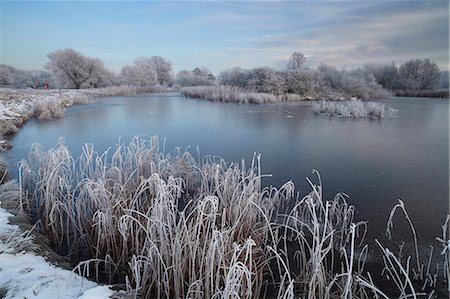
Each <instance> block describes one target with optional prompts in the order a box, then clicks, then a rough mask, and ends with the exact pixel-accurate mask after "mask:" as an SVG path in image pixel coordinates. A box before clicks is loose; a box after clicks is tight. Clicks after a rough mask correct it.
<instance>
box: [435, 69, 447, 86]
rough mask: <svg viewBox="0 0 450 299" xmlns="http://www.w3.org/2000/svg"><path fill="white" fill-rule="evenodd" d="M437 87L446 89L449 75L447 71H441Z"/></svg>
mask: <svg viewBox="0 0 450 299" xmlns="http://www.w3.org/2000/svg"><path fill="white" fill-rule="evenodd" d="M438 87H439V89H448V87H449V76H448V71H442V72H441V76H440V81H439V86H438Z"/></svg>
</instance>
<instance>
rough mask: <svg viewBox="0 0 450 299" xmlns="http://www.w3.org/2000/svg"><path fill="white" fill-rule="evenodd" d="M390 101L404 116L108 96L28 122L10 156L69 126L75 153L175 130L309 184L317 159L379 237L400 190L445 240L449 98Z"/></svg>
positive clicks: (400, 231) (425, 225) (207, 148)
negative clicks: (55, 117) (343, 115)
mask: <svg viewBox="0 0 450 299" xmlns="http://www.w3.org/2000/svg"><path fill="white" fill-rule="evenodd" d="M384 102H385V103H386V104H388V105H391V106H392V107H394V108H396V109H398V111H399V113H398V114H399V116H398V117H397V118H393V119H383V120H371V119H344V118H331V117H327V116H318V115H314V114H313V112H312V107H311V106H312V104H311V103H282V104H266V105H253V104H234V103H218V102H209V101H204V100H194V99H189V98H183V97H181V96H180V95H179V94H178V93H165V94H153V95H141V96H132V97H104V98H98V99H97V100H96V102H95V104H93V105H86V106H77V107H72V108H70V109H68V111H67V113H66V117H65V118H63V119H58V120H52V121H38V120H31V121H29V122H27V123H26V124H25V125H24V126H23V128H21V129H20V131H19V132H18V133H17V134H16V135H14V136H13V137H12V138H11V142H12V143H13V145H14V147H13V149H12V150H11V151H9V152H7V154H6V158H7V160H8V162H9V163H10V165H12V166H15V165H16V164H17V162H18V161H19V160H21V159H23V158H26V157H27V153H28V151H29V149H30V146H31V144H32V143H34V142H37V143H41V144H43V146H44V147H45V148H49V147H52V146H54V145H55V144H56V143H57V140H58V137H60V136H64V137H65V140H66V143H67V144H68V145H69V147H70V149H71V151H72V153H73V154H75V155H79V154H80V152H81V146H82V145H83V144H84V143H93V144H95V147H96V149H97V150H99V151H103V150H105V149H107V148H108V147H109V146H113V145H114V144H115V143H116V142H117V141H118V138H119V137H121V138H122V140H124V141H128V140H130V139H131V138H132V137H133V136H136V135H137V136H141V137H144V138H149V136H152V135H158V136H159V137H160V138H161V139H163V138H166V148H167V149H172V148H174V147H175V146H179V147H181V148H186V147H188V146H191V148H193V150H194V152H195V151H196V147H197V146H199V147H200V152H201V155H219V156H222V157H223V158H225V159H226V160H227V161H240V160H241V158H245V159H246V160H247V161H249V160H250V159H251V157H252V156H253V154H254V153H255V152H256V153H258V154H261V156H262V168H263V172H264V173H267V174H272V175H273V177H272V178H270V179H267V180H266V183H267V184H274V185H277V186H280V185H281V184H282V183H284V182H286V181H288V180H292V181H293V182H294V183H295V184H296V186H297V188H298V189H299V190H300V192H301V193H302V194H306V193H307V192H309V191H310V188H309V187H308V183H307V182H306V180H305V177H310V178H311V179H313V181H317V179H316V178H315V177H314V176H313V175H312V173H311V171H312V169H317V170H318V171H319V172H320V174H321V177H322V182H323V187H324V194H325V196H326V198H331V197H332V196H334V194H335V193H337V192H345V193H346V194H348V195H349V196H350V199H349V201H350V203H351V204H353V205H354V206H355V208H356V218H357V219H363V220H367V221H368V225H369V230H370V231H371V235H370V237H371V238H375V237H376V238H379V239H380V240H382V241H383V242H387V241H386V240H385V239H386V238H385V236H384V230H385V226H386V220H387V218H388V216H389V211H390V210H391V208H392V207H393V206H394V205H395V204H396V202H397V199H398V198H401V199H402V200H403V201H404V202H405V204H406V206H407V208H408V211H409V213H410V216H411V218H412V219H413V221H414V223H415V225H416V229H417V230H418V234H419V238H420V240H421V241H422V243H423V244H434V245H436V243H435V241H434V238H435V236H437V235H440V234H441V228H440V225H441V224H443V222H444V220H445V215H446V214H447V213H448V209H449V201H448V200H449V102H448V100H442V99H426V98H392V99H388V100H385V101H384ZM12 172H13V173H14V172H15V170H14V167H13V169H12ZM398 219H399V220H398V223H401V220H402V219H400V217H399V218H398ZM394 236H396V237H398V238H399V239H406V240H410V238H411V233H410V232H409V231H408V230H407V229H406V226H404V225H399V226H398V228H395V230H394ZM424 248H427V246H425V245H424Z"/></svg>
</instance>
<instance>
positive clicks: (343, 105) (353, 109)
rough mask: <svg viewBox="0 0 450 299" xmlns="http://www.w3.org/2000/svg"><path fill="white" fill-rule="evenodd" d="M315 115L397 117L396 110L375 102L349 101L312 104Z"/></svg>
mask: <svg viewBox="0 0 450 299" xmlns="http://www.w3.org/2000/svg"><path fill="white" fill-rule="evenodd" d="M313 111H314V113H316V114H326V115H329V116H339V117H350V118H363V117H368V118H377V119H380V118H391V117H395V116H396V115H397V112H398V111H397V110H396V109H394V108H392V107H386V105H385V104H382V103H376V102H363V101H360V100H350V101H320V102H316V103H314V104H313Z"/></svg>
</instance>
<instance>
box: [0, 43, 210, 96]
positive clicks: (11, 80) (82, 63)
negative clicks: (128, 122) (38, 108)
mask: <svg viewBox="0 0 450 299" xmlns="http://www.w3.org/2000/svg"><path fill="white" fill-rule="evenodd" d="M47 57H48V59H49V61H48V62H47V63H46V64H45V65H44V69H43V70H32V71H25V70H19V69H17V68H15V67H13V66H10V65H5V64H1V65H0V85H3V86H13V87H16V88H29V87H31V88H39V87H42V86H43V85H44V84H45V82H48V83H49V86H50V87H51V88H75V89H80V88H99V87H107V86H115V85H130V86H139V87H151V86H156V85H160V86H172V85H173V84H179V85H181V86H192V85H213V84H215V83H214V82H215V77H214V76H213V75H212V73H211V72H210V71H209V70H208V69H207V68H206V67H196V68H194V69H193V70H192V71H188V70H182V71H180V72H179V73H178V74H177V75H176V76H174V75H173V72H172V63H171V62H170V61H169V60H167V59H165V58H163V57H161V56H151V57H138V58H136V59H135V60H134V62H133V64H131V65H126V66H124V67H123V68H122V69H121V71H120V73H118V74H116V73H114V72H113V71H111V70H109V69H108V68H106V67H105V65H104V63H103V61H101V60H100V59H98V58H92V57H88V56H85V55H83V54H82V53H80V52H78V51H75V50H73V49H60V50H56V51H53V52H51V53H49V54H48V55H47Z"/></svg>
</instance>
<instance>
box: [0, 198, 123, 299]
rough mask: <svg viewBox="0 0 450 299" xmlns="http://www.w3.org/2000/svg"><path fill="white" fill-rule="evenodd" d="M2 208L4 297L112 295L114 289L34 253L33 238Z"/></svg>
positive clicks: (0, 284)
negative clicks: (59, 266) (55, 264)
mask: <svg viewBox="0 0 450 299" xmlns="http://www.w3.org/2000/svg"><path fill="white" fill-rule="evenodd" d="M12 216H14V215H13V214H10V213H8V212H7V211H6V210H5V209H3V208H1V207H0V265H1V267H0V297H1V298H5V299H7V298H42V299H48V298H55V299H57V298H58V299H59V298H60V299H62V298H67V299H69V298H79V299H81V298H83V299H86V298H98V299H101V298H110V296H111V295H113V293H114V291H112V290H110V289H109V287H107V286H99V285H97V284H96V283H94V282H92V281H89V280H87V279H86V278H83V277H81V276H79V275H77V274H75V273H74V272H72V271H69V270H65V269H61V268H58V267H56V266H54V265H52V264H50V263H49V262H47V261H46V260H45V259H44V258H43V257H41V256H38V255H36V254H35V253H34V252H32V248H33V247H35V245H34V244H33V240H32V237H31V235H30V234H29V233H27V232H25V233H24V232H22V231H21V230H20V228H19V227H18V226H17V225H12V224H10V223H9V218H10V217H12Z"/></svg>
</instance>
